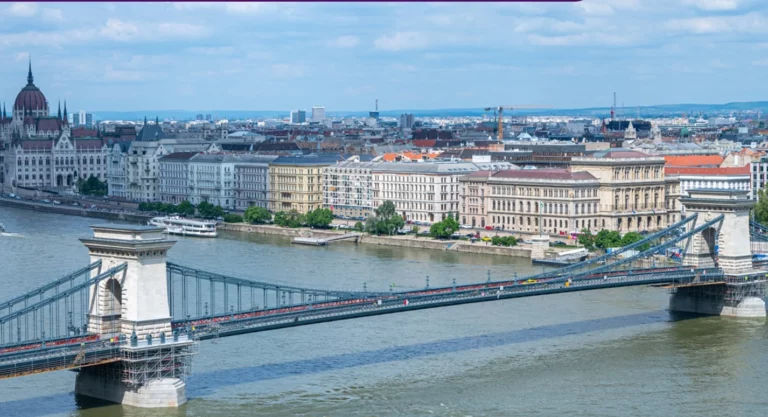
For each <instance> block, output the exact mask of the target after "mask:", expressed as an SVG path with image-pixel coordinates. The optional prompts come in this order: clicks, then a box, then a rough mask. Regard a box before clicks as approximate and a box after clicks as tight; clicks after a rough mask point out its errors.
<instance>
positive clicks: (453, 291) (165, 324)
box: [0, 190, 768, 407]
mask: <svg viewBox="0 0 768 417" xmlns="http://www.w3.org/2000/svg"><path fill="white" fill-rule="evenodd" d="M689 194H690V197H687V198H683V199H682V202H683V204H685V207H686V210H687V212H686V216H685V217H683V218H682V219H681V220H680V221H679V222H677V223H675V224H673V225H671V226H670V227H668V228H666V229H663V230H660V231H657V232H654V233H650V234H647V235H645V237H644V238H643V239H642V240H640V241H638V242H635V243H633V244H631V245H628V246H625V247H622V248H619V249H617V250H615V251H612V252H610V253H607V254H605V255H601V256H597V257H594V258H591V259H588V260H586V261H583V262H580V263H576V264H573V265H569V266H566V267H563V268H560V269H555V270H551V271H546V272H542V273H538V274H533V275H530V276H522V277H518V276H517V275H516V274H515V273H514V271H510V274H509V275H510V276H509V277H507V278H504V279H501V280H491V279H490V277H488V279H487V280H486V281H484V282H471V283H457V282H456V281H455V280H454V281H453V284H452V285H451V286H448V287H431V286H430V285H429V281H428V280H427V281H426V282H425V285H424V288H422V289H419V290H412V291H394V290H393V288H388V289H381V290H379V291H376V290H372V289H368V288H365V287H364V288H360V289H355V290H332V289H323V288H302V287H296V286H287V285H280V284H275V283H269V282H261V281H255V280H252V279H249V278H248V277H234V276H229V275H224V274H220V273H216V272H214V271H207V270H205V269H203V268H196V267H192V266H185V265H180V264H177V263H173V262H168V261H167V253H168V250H170V249H171V247H172V246H173V244H174V241H172V240H169V239H167V238H166V237H165V235H164V234H163V233H162V232H163V230H162V229H157V228H154V227H145V226H139V227H136V226H118V225H103V226H92V229H93V237H89V238H83V239H81V242H82V243H83V244H84V245H85V246H86V247H87V248H88V250H89V253H90V258H91V259H90V263H89V265H87V266H86V267H84V268H82V269H80V270H77V271H74V272H72V273H69V274H67V275H65V276H63V277H62V278H59V279H57V280H55V281H52V282H51V283H49V284H47V285H44V286H42V287H40V288H36V289H33V290H31V291H29V292H27V293H26V294H23V295H20V296H18V297H15V298H12V299H10V300H8V301H6V302H3V303H1V304H0V378H11V377H20V376H24V375H29V374H35V373H40V372H50V371H56V370H74V371H76V372H77V373H78V375H77V378H76V384H75V392H76V393H77V394H80V395H85V396H91V397H95V398H100V399H104V400H108V401H113V402H119V403H124V404H129V405H134V406H139V407H176V406H179V405H181V404H182V403H184V402H185V401H186V394H185V385H184V380H185V377H186V376H187V375H189V373H190V371H191V363H192V357H193V356H194V354H195V353H196V348H197V345H198V343H199V341H200V340H205V339H211V338H220V337H229V336H235V335H240V334H244V333H253V332H261V331H268V330H273V329H279V328H286V327H295V326H305V325H311V324H315V323H322V322H329V321H335V320H345V319H353V318H362V317H367V316H373V315H382V314H392V313H398V312H405V311H413V310H421V309H428V308H439V307H446V306H451V305H457V304H467V303H478V302H490V301H498V300H507V299H511V298H519V297H531V296H546V295H549V294H557V293H569V292H576V291H588V290H597V289H604V288H614V287H627V286H639V285H644V286H647V285H653V286H658V287H662V288H665V289H667V290H668V291H669V292H670V293H671V297H670V305H669V308H670V310H676V311H686V312H693V313H701V314H719V315H732V316H738V317H765V315H766V311H765V303H764V301H763V297H764V295H765V282H766V272H765V271H764V270H762V269H761V268H760V266H761V265H762V263H761V259H762V258H760V257H759V256H757V255H755V256H756V257H755V258H754V259H753V253H752V252H753V249H755V248H756V247H759V248H762V246H760V244H761V243H763V242H765V243H766V244H768V228H766V227H764V226H761V225H758V224H756V223H750V221H749V210H750V208H751V206H752V204H753V202H752V201H751V200H748V199H747V197H746V192H741V191H733V190H691V191H689ZM750 235H751V236H752V239H751V242H750V240H747V239H746V236H750ZM750 245H751V246H750ZM756 245H757V246H756ZM766 248H767V249H768V247H766ZM756 252H757V251H756ZM759 253H760V254H761V253H763V252H759Z"/></svg>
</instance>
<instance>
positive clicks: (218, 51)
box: [187, 46, 235, 56]
mask: <svg viewBox="0 0 768 417" xmlns="http://www.w3.org/2000/svg"><path fill="white" fill-rule="evenodd" d="M187 51H188V52H191V53H193V54H198V55H211V56H220V55H232V54H233V53H235V48H233V47H231V46H196V47H193V48H187Z"/></svg>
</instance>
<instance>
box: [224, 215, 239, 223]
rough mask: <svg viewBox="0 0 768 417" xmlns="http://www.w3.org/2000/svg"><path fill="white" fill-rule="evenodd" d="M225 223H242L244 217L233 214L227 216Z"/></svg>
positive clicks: (225, 216)
mask: <svg viewBox="0 0 768 417" xmlns="http://www.w3.org/2000/svg"><path fill="white" fill-rule="evenodd" d="M224 221H225V222H227V223H242V222H243V216H241V215H239V214H233V213H229V214H225V215H224Z"/></svg>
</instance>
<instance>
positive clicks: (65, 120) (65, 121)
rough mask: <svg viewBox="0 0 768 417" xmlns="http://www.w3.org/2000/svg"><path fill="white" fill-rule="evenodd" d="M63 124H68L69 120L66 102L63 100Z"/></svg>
mask: <svg viewBox="0 0 768 417" xmlns="http://www.w3.org/2000/svg"><path fill="white" fill-rule="evenodd" d="M64 123H67V124H69V118H68V117H67V100H64Z"/></svg>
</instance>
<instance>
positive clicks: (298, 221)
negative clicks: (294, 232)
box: [275, 209, 305, 227]
mask: <svg viewBox="0 0 768 417" xmlns="http://www.w3.org/2000/svg"><path fill="white" fill-rule="evenodd" d="M304 222H305V218H304V215H303V214H301V213H299V212H298V211H296V210H295V209H292V210H289V211H278V212H277V213H275V224H276V225H278V226H281V227H301V226H302V225H304Z"/></svg>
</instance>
